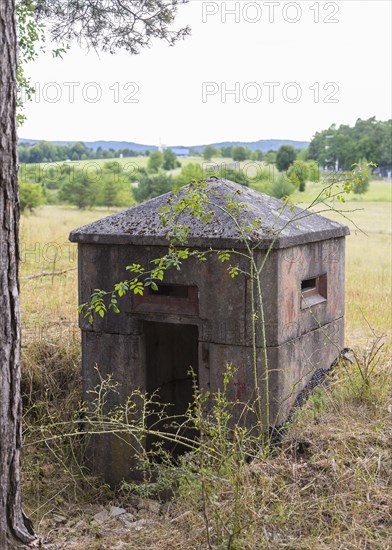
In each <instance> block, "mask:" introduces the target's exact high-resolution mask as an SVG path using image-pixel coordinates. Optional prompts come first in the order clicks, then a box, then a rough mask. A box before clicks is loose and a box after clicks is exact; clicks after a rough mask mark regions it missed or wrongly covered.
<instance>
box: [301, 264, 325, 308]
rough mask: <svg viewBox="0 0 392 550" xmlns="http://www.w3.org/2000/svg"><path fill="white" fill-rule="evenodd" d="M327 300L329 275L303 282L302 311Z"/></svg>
mask: <svg viewBox="0 0 392 550" xmlns="http://www.w3.org/2000/svg"><path fill="white" fill-rule="evenodd" d="M326 300H327V274H326V273H324V274H323V275H319V276H318V277H311V278H310V279H304V280H303V281H301V309H305V308H307V307H310V306H314V305H316V304H320V303H321V302H325V301H326Z"/></svg>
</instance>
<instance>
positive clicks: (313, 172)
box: [306, 160, 320, 183]
mask: <svg viewBox="0 0 392 550" xmlns="http://www.w3.org/2000/svg"><path fill="white" fill-rule="evenodd" d="M306 165H307V167H308V180H309V181H313V182H314V183H318V182H319V181H320V168H319V167H318V164H317V162H315V161H314V160H308V161H307V163H306Z"/></svg>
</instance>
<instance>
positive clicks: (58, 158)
mask: <svg viewBox="0 0 392 550" xmlns="http://www.w3.org/2000/svg"><path fill="white" fill-rule="evenodd" d="M18 154H19V162H20V163H29V164H31V163H42V162H64V161H70V160H73V161H76V160H95V159H115V158H121V157H124V158H127V157H137V156H139V155H140V154H141V153H140V151H134V150H133V149H128V148H124V149H118V150H115V149H112V148H111V149H108V150H104V149H102V148H101V147H98V149H97V150H96V151H94V150H93V149H89V148H88V147H86V145H85V144H84V143H83V142H81V141H78V142H77V143H74V144H73V145H56V144H54V143H50V142H48V141H39V142H38V143H35V144H31V143H27V142H26V143H20V144H19V146H18ZM146 154H148V152H146Z"/></svg>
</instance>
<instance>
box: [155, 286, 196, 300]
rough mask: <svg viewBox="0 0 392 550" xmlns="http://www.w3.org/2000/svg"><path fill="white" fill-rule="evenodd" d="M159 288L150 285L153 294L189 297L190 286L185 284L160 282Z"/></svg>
mask: <svg viewBox="0 0 392 550" xmlns="http://www.w3.org/2000/svg"><path fill="white" fill-rule="evenodd" d="M157 286H158V290H153V289H152V288H151V287H148V293H149V294H150V295H151V296H170V297H172V298H189V287H188V286H184V285H168V284H158V285H157Z"/></svg>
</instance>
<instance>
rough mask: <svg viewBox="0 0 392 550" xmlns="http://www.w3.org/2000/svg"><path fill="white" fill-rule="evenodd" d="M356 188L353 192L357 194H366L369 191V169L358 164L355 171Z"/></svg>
mask: <svg viewBox="0 0 392 550" xmlns="http://www.w3.org/2000/svg"><path fill="white" fill-rule="evenodd" d="M353 174H354V178H355V179H354V187H353V192H354V193H356V194H362V193H366V191H368V189H369V179H370V178H369V167H368V166H365V165H363V164H358V165H356V166H355V168H354V170H353Z"/></svg>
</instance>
